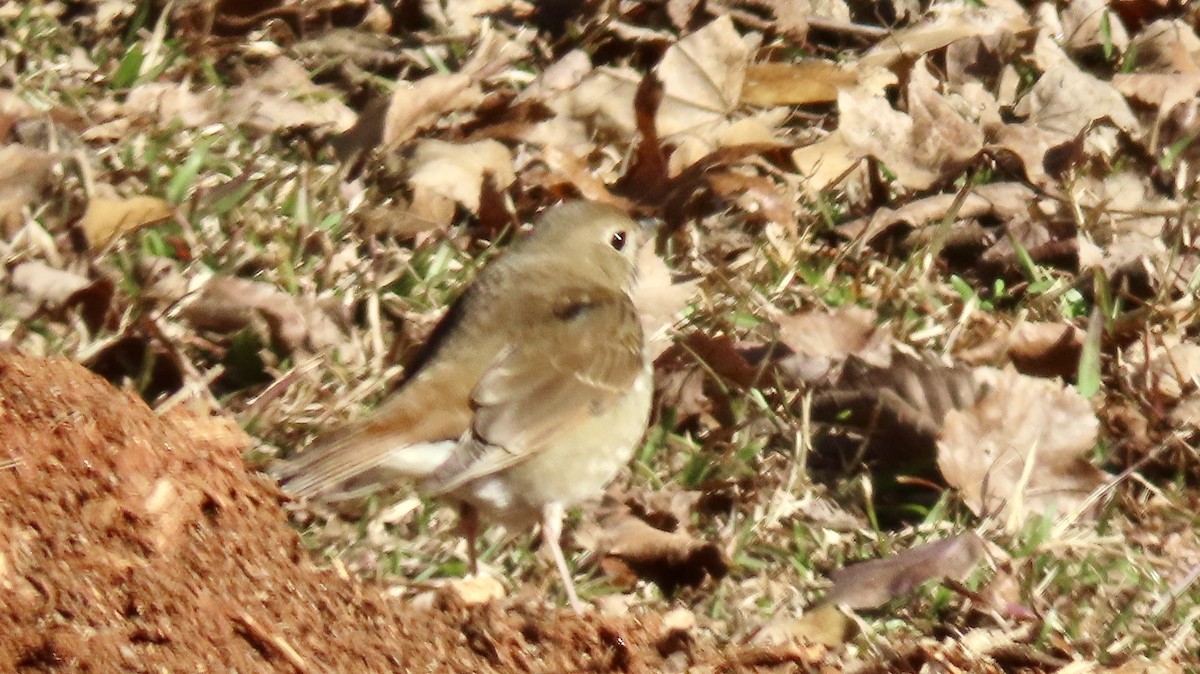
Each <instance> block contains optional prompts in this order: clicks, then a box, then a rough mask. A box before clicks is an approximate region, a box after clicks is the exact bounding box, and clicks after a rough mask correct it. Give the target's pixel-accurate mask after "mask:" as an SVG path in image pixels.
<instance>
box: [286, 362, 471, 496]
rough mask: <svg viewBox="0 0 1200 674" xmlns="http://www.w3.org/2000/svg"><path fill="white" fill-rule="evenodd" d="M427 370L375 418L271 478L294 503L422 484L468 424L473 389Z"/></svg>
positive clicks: (322, 441) (324, 441) (327, 440)
mask: <svg viewBox="0 0 1200 674" xmlns="http://www.w3.org/2000/svg"><path fill="white" fill-rule="evenodd" d="M440 370H441V368H439V367H437V366H434V367H427V368H423V369H422V370H421V372H419V373H418V375H417V377H416V378H415V379H413V380H411V381H409V382H407V383H406V384H405V385H404V386H403V387H402V388H400V389H399V390H398V391H397V392H396V393H395V394H393V396H392V397H391V398H390V399H389V400H388V401H387V402H385V403H384V404H383V405H381V406H380V407H379V408H378V409H377V410H375V412H374V413H373V414H372V415H371V416H370V417H368V418H367V419H364V420H362V421H359V422H357V423H353V424H350V425H349V426H346V427H344V428H342V429H339V430H338V431H335V432H334V433H333V434H330V435H327V436H324V437H322V438H318V440H317V442H316V443H315V444H314V445H313V446H312V447H310V448H308V449H307V450H305V451H304V452H302V453H300V454H299V455H297V456H296V457H295V458H292V459H289V460H287V461H282V462H279V463H278V464H276V465H275V466H273V467H272V469H271V472H272V473H273V474H274V475H275V476H276V477H277V478H278V479H279V480H280V481H281V483H282V485H283V488H284V490H285V491H287V492H288V493H290V494H292V495H294V496H296V497H298V498H316V497H321V498H326V499H333V498H337V497H339V496H341V495H349V494H348V490H347V487H349V488H350V491H361V490H363V489H364V488H365V487H366V486H367V483H371V484H375V483H386V482H391V481H395V480H397V479H403V478H422V477H425V476H426V475H428V474H429V473H431V472H432V471H433V470H434V469H435V468H436V467H437V466H438V465H440V464H441V463H442V462H443V461H444V460H445V458H446V457H447V455H448V453H449V452H448V446H447V445H446V441H457V440H458V438H459V437H461V436H462V434H463V433H464V432H466V430H467V428H468V427H469V425H470V422H471V408H470V405H469V399H468V394H469V392H470V390H471V383H469V382H464V381H462V380H461V378H456V377H454V376H452V375H451V374H450V373H446V372H442V371H440Z"/></svg>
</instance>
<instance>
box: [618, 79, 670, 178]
mask: <svg viewBox="0 0 1200 674" xmlns="http://www.w3.org/2000/svg"><path fill="white" fill-rule="evenodd" d="M662 97H663V86H662V83H661V82H659V81H658V78H657V77H655V76H654V73H646V76H645V77H644V78H642V82H641V84H639V85H638V88H637V93H636V94H635V95H634V97H633V109H634V117H635V119H636V120H637V128H638V133H639V134H640V135H641V140H640V141H638V145H637V150H636V151H635V153H634V156H633V159H632V160H631V161H630V165H629V168H628V169H627V170H626V172H625V175H623V176H621V178H620V180H618V181H617V184H616V185H614V186H613V190H614V191H615V192H617V193H618V194H623V195H625V196H628V197H630V198H631V199H633V200H635V201H641V202H659V201H661V200H662V198H663V197H664V196H665V194H664V193H665V192H666V188H667V155H666V153H665V152H664V151H663V147H662V144H661V143H660V142H659V140H658V131H657V129H656V126H655V122H654V118H655V115H656V114H657V112H658V109H659V106H660V104H661V103H662Z"/></svg>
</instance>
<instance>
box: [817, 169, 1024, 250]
mask: <svg viewBox="0 0 1200 674" xmlns="http://www.w3.org/2000/svg"><path fill="white" fill-rule="evenodd" d="M1036 199H1037V193H1036V192H1034V191H1033V190H1032V189H1030V188H1029V187H1027V186H1026V185H1022V184H1020V183H990V184H987V185H978V186H976V187H973V188H972V189H971V190H970V192H968V193H967V195H966V197H965V198H964V199H962V200H961V201H960V200H959V199H958V195H957V194H938V195H935V196H931V197H925V198H924V199H918V200H916V201H912V202H909V203H908V204H905V205H904V206H901V207H900V208H896V209H892V208H881V209H879V210H877V211H876V212H875V213H873V214H872V215H871V216H869V217H864V218H859V219H857V220H851V221H849V222H846V223H844V224H842V225H839V226H838V228H837V231H838V233H839V234H841V235H843V236H845V237H847V238H850V239H862V240H864V241H867V242H870V241H872V240H874V239H876V238H877V237H879V236H880V235H882V234H884V233H886V232H888V231H889V230H890V229H891V228H893V227H896V226H899V225H905V226H908V227H911V228H914V229H916V228H921V227H925V226H927V225H937V224H940V223H941V222H942V220H943V219H944V218H945V217H946V216H947V215H950V216H952V217H953V218H955V220H965V219H969V218H982V217H988V218H994V219H996V220H999V221H1001V222H1008V221H1010V220H1013V219H1017V218H1020V219H1024V220H1027V219H1029V215H1028V212H1029V209H1030V207H1031V206H1033V205H1035V204H1036V201H1035V200H1036ZM956 204H957V210H956V211H953V212H952V210H951V209H952V208H953V207H954V206H955V205H956Z"/></svg>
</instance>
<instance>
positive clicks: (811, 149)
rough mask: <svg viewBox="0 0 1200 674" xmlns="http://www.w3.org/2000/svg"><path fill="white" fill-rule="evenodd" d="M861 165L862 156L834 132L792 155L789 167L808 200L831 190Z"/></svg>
mask: <svg viewBox="0 0 1200 674" xmlns="http://www.w3.org/2000/svg"><path fill="white" fill-rule="evenodd" d="M861 162H862V156H861V155H860V154H859V153H858V151H857V150H856V149H855V148H853V147H851V145H850V141H849V140H847V138H846V135H845V134H843V133H842V132H841V131H838V130H834V131H833V132H832V133H830V134H829V135H828V136H826V137H825V138H823V139H821V140H819V141H817V142H815V143H812V144H810V145H806V146H804V147H802V148H800V149H798V150H796V151H795V152H793V153H792V163H794V164H795V165H796V170H797V171H798V172H799V173H800V175H801V177H802V178H803V181H802V182H801V186H802V187H803V188H804V191H805V193H806V194H808V195H809V196H810V197H815V196H817V195H819V194H820V193H821V192H822V191H823V190H826V189H829V188H831V187H834V186H835V183H837V181H838V180H841V179H843V178H845V177H847V176H848V175H849V174H850V172H851V171H852V170H853V169H854V168H855V167H856V166H858V165H860V163H861Z"/></svg>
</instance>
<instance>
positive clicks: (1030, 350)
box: [1006, 322, 1085, 378]
mask: <svg viewBox="0 0 1200 674" xmlns="http://www.w3.org/2000/svg"><path fill="white" fill-rule="evenodd" d="M1084 334H1085V333H1084V331H1083V330H1081V329H1080V328H1078V327H1077V326H1074V325H1070V324H1066V323H1045V322H1023V323H1021V324H1019V325H1017V326H1016V327H1015V328H1013V329H1012V330H1011V331H1010V332H1009V333H1008V340H1007V342H1008V343H1007V347H1006V350H1007V354H1008V357H1009V358H1010V359H1012V362H1013V365H1015V366H1016V367H1017V370H1018V371H1020V372H1022V373H1024V374H1028V375H1032V376H1035V377H1056V376H1057V377H1063V378H1068V377H1071V376H1073V375H1074V374H1075V373H1076V371H1077V370H1078V369H1079V355H1080V353H1081V352H1082V351H1083V338H1084Z"/></svg>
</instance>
